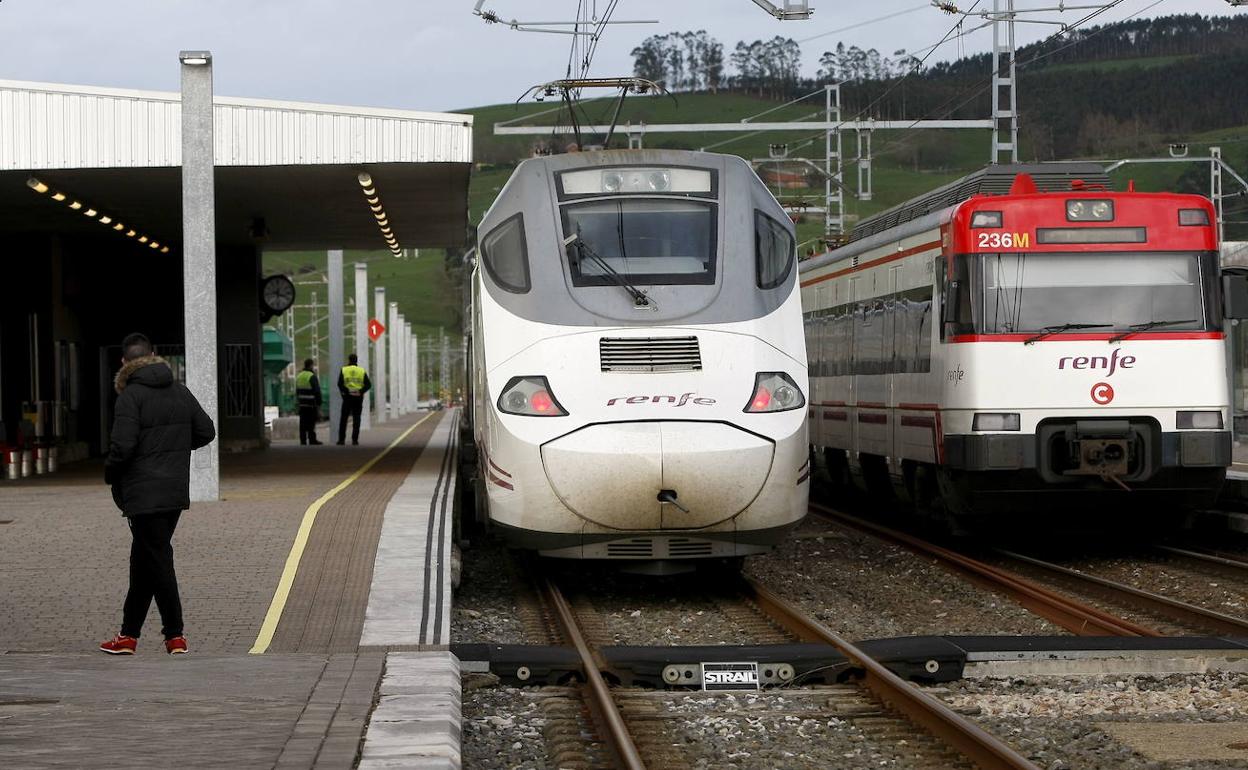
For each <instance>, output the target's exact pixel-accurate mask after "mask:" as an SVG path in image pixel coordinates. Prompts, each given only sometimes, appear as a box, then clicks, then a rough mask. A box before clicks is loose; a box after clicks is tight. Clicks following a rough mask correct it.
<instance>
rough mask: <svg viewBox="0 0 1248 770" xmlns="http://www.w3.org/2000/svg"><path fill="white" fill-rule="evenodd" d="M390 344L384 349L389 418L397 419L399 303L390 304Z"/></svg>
mask: <svg viewBox="0 0 1248 770" xmlns="http://www.w3.org/2000/svg"><path fill="white" fill-rule="evenodd" d="M389 324H390V333H389V334H388V335H386V336H388V337H389V338H390V344H389V345H387V346H386V347H387V348H389V352H390V417H391V419H393V418H395V417H398V416H399V414H400V412H399V379H400V378H401V370H400V369H399V303H397V302H391V303H390V322H389Z"/></svg>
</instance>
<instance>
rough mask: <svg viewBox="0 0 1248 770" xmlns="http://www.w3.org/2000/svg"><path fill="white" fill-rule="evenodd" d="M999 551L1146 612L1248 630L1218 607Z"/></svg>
mask: <svg viewBox="0 0 1248 770" xmlns="http://www.w3.org/2000/svg"><path fill="white" fill-rule="evenodd" d="M996 552H997V553H999V554H1001V555H1002V556H1005V557H1006V558H1009V559H1015V560H1017V561H1020V562H1022V563H1023V564H1029V565H1031V566H1033V567H1038V568H1040V569H1043V570H1046V571H1048V572H1051V573H1053V574H1055V575H1059V576H1061V577H1066V578H1072V579H1074V580H1078V581H1080V582H1083V583H1087V584H1090V585H1091V586H1093V588H1094V589H1101V590H1105V591H1109V592H1111V593H1113V594H1114V595H1115V600H1116V601H1121V602H1123V603H1125V604H1129V605H1132V606H1135V607H1137V608H1139V609H1142V610H1144V611H1145V612H1150V613H1155V614H1158V615H1161V616H1163V617H1166V618H1169V619H1172V620H1178V621H1180V622H1182V623H1191V624H1192V625H1195V626H1198V627H1200V628H1204V629H1207V630H1212V631H1215V632H1217V633H1228V634H1236V635H1244V634H1248V620H1244V619H1242V618H1237V617H1234V616H1232V615H1227V614H1224V613H1221V612H1218V611H1216V610H1210V609H1205V608H1204V607H1197V606H1196V605H1194V604H1188V603H1187V602H1182V601H1179V600H1178V599H1171V598H1170V597H1168V596H1162V595H1160V594H1155V593H1152V592H1150V591H1144V590H1141V589H1139V588H1135V587H1134V586H1129V585H1126V584H1124V583H1118V582H1116V581H1113V580H1107V579H1105V578H1103V577H1099V576H1097V575H1089V574H1088V573H1086V572H1079V571H1077V570H1073V569H1070V568H1069V567H1063V566H1061V565H1060V564H1053V563H1051V562H1047V561H1044V560H1042V559H1036V558H1034V557H1031V556H1024V555H1023V554H1019V553H1014V552H1012V551H1006V550H1002V549H997V551H996Z"/></svg>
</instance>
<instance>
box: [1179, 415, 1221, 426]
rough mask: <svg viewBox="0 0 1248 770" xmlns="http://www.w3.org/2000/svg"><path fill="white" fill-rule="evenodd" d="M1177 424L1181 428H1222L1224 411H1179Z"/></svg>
mask: <svg viewBox="0 0 1248 770" xmlns="http://www.w3.org/2000/svg"><path fill="white" fill-rule="evenodd" d="M1175 425H1176V427H1178V429H1179V430H1222V413H1221V412H1219V411H1203V412H1178V413H1176V415H1175Z"/></svg>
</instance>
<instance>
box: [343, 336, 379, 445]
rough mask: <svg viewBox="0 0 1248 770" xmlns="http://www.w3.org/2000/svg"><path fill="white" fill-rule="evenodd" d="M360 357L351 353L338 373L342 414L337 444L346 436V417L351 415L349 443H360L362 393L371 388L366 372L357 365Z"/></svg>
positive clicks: (371, 384) (362, 407) (362, 409)
mask: <svg viewBox="0 0 1248 770" xmlns="http://www.w3.org/2000/svg"><path fill="white" fill-rule="evenodd" d="M359 363H360V358H359V356H357V355H356V354H354V353H352V354H351V355H349V356H347V365H346V366H344V367H342V371H341V372H339V373H338V392H339V393H341V394H342V415H341V416H340V417H339V418H338V446H342V445H343V444H344V443H345V442H346V438H347V417H348V416H349V417H351V419H352V420H353V422H352V423H351V443H352V444H359V443H360V413H361V412H363V411H364V394H365V393H367V392H368V391H369V390H371V389H372V387H373V383H371V382H369V379H368V372H366V371H364V367H362V366H360V365H359Z"/></svg>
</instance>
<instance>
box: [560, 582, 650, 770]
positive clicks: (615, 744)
mask: <svg viewBox="0 0 1248 770" xmlns="http://www.w3.org/2000/svg"><path fill="white" fill-rule="evenodd" d="M542 587H543V588H544V589H545V591H546V598H547V599H549V600H550V604H551V606H552V607H554V608H555V613H556V615H557V616H558V620H559V625H560V627H561V628H560V630H561V631H562V632H563V634H564V636H565V637H566V638H567V639H568V641H570V642H572V644H573V646H574V647H576V651H577V653H578V654H579V655H580V656H581V666H582V667H583V668H584V669H585V689H586V691H587V692H586V695H587V697H586V698H585V703H586V705H588V706H589V709H590V712H591V714H592V715H593V716H594V719H595V721H597V722H598V725H599V727H600V728H602V729H603V738H605V739H606V741H607V745H608V747H609V748H610V749H611V751H612V752H614V753H615V758H616V760H617V761H616V766H617V767H625V768H628V769H629V770H645V767H646V765H645V763H644V762H642V761H641V754H640V753H639V752H638V751H637V744H636V743H634V742H633V736H632V734H630V733H629V731H628V726H627V725H625V724H624V716H623V715H622V714H620V709H619V706H617V705H616V703H615V699H614V698H612V697H611V691H610V689H609V688H608V687H607V682H606V680H605V679H603V677H602V672H601V671H600V670H599V668H598V661H597V660H596V659H595V658H594V654H593V652H591V651H590V649H589V645H588V644H586V643H585V636H584V635H583V634H582V633H581V629H580V626H578V625H577V623H576V615H575V614H574V613H573V612H572V607H571V606H570V605H569V604H568V601H567V599H565V598H563V593H562V592H560V590H559V587H558V586H556V585H555V583H554V581H553V580H551V578H550V576H549V575H546V576H543V577H542Z"/></svg>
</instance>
